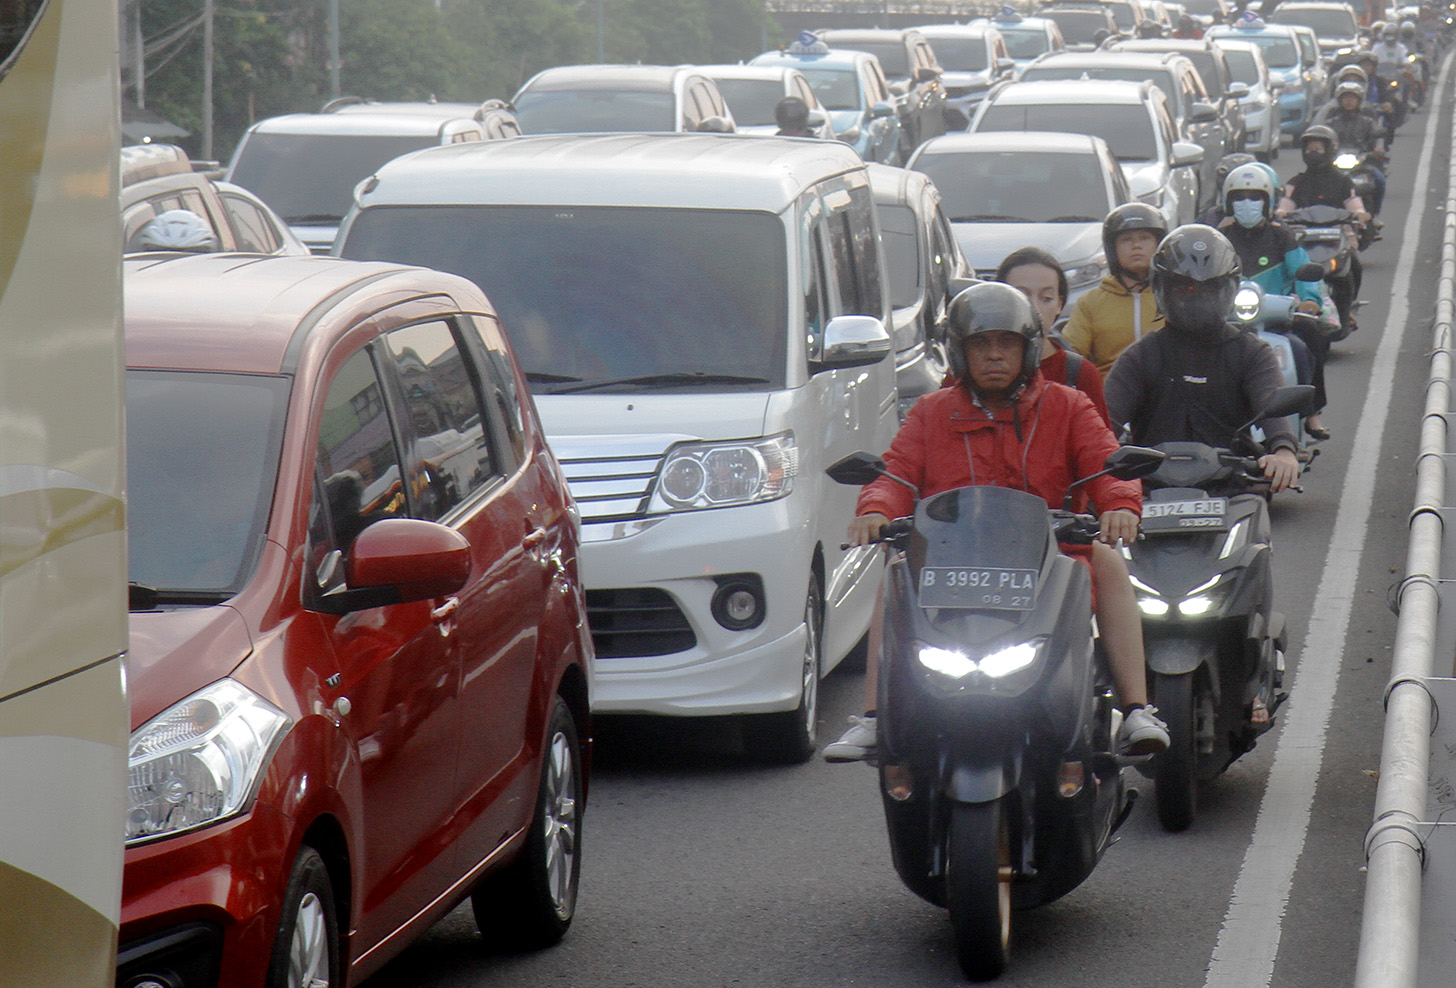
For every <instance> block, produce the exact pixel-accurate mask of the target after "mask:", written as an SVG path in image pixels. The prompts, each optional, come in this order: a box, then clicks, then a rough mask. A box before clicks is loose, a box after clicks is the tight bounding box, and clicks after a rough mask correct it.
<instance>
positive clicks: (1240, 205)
mask: <svg viewBox="0 0 1456 988" xmlns="http://www.w3.org/2000/svg"><path fill="white" fill-rule="evenodd" d="M1263 221H1264V204H1263V203H1262V202H1259V201H1258V200H1257V199H1239V200H1238V201H1236V202H1235V203H1234V222H1235V223H1237V224H1238V225H1239V226H1241V227H1243V228H1244V229H1246V230H1248V229H1252V228H1253V227H1256V226H1258V225H1259V224H1260V223H1262V222H1263Z"/></svg>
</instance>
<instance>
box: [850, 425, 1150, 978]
mask: <svg viewBox="0 0 1456 988" xmlns="http://www.w3.org/2000/svg"><path fill="white" fill-rule="evenodd" d="M1161 460H1162V455H1161V454H1159V453H1156V452H1154V451H1151V450H1146V449H1139V448H1137V447H1123V448H1122V449H1119V450H1117V451H1115V452H1114V453H1113V454H1112V455H1111V456H1110V457H1109V458H1108V461H1107V469H1105V470H1104V471H1102V473H1099V474H1096V475H1095V476H1102V475H1103V474H1105V473H1111V474H1113V475H1115V476H1118V477H1121V478H1124V479H1135V478H1137V477H1141V476H1146V475H1147V474H1148V473H1149V472H1151V471H1152V470H1153V469H1156V467H1157V465H1158V464H1159V463H1160V462H1161ZM827 473H828V474H829V476H830V477H832V478H833V479H834V480H836V481H838V482H840V483H843V484H854V485H863V484H866V483H869V482H870V481H873V480H875V479H876V478H877V477H880V476H887V477H891V478H892V479H895V480H897V481H899V482H900V483H902V484H905V486H907V487H910V488H911V490H914V487H913V485H911V484H909V483H908V482H906V481H904V480H901V479H900V478H895V477H893V475H891V474H889V473H887V472H886V470H885V466H884V461H883V460H881V459H880V458H879V457H876V456H872V455H870V454H868V453H856V454H853V455H852V456H849V457H846V458H845V459H843V460H841V461H839V462H838V463H835V464H834V465H833V466H831V467H830V468H829V469H828V471H827ZM1091 479H1093V478H1092V477H1088V478H1085V479H1084V480H1083V481H1079V482H1078V483H1085V482H1086V481H1087V480H1091ZM916 497H917V504H916V507H915V514H914V517H913V518H901V519H896V520H895V521H892V522H891V523H890V524H889V525H888V526H886V528H885V530H884V532H883V533H882V537H881V541H884V542H887V543H888V544H889V545H890V547H891V550H892V551H891V552H890V562H889V566H888V568H887V571H886V590H885V620H884V629H885V631H884V647H883V651H882V655H883V658H882V660H881V665H880V679H879V682H880V685H879V701H878V708H877V709H878V727H879V756H878V761H879V776H880V789H881V795H882V798H883V802H884V806H885V821H886V824H887V825H888V829H889V835H890V851H891V856H892V857H893V859H894V863H895V870H896V871H897V872H898V873H899V875H900V878H901V880H903V881H904V883H905V884H906V885H907V886H908V887H909V888H910V889H911V891H913V892H915V893H916V894H917V895H919V896H921V897H922V898H924V899H926V900H928V901H930V902H933V903H935V904H936V905H938V906H944V907H948V908H949V910H950V917H951V923H952V926H953V928H954V930H955V940H956V952H957V955H958V957H959V959H960V964H961V968H962V970H963V971H964V972H965V973H966V975H967V976H969V977H971V978H973V979H977V980H985V979H989V978H994V977H996V976H997V975H998V974H1000V973H1001V972H1002V970H1004V968H1005V966H1006V963H1007V960H1008V957H1009V950H1010V936H1011V910H1012V909H1026V908H1030V907H1033V906H1038V905H1041V904H1043V903H1047V902H1050V901H1052V900H1053V899H1056V898H1058V897H1059V896H1062V895H1064V894H1066V893H1067V892H1069V891H1071V890H1072V889H1073V888H1076V887H1077V885H1079V884H1080V883H1081V882H1082V881H1083V880H1084V879H1085V878H1086V877H1087V876H1088V875H1089V874H1091V872H1092V869H1093V868H1094V867H1095V866H1096V864H1097V861H1098V860H1099V858H1101V856H1102V852H1103V851H1104V850H1105V849H1106V848H1107V846H1108V844H1109V843H1110V841H1111V838H1112V834H1113V832H1114V831H1115V830H1116V829H1117V827H1118V826H1119V825H1120V824H1121V823H1122V821H1123V820H1124V819H1125V818H1126V816H1127V814H1128V812H1129V811H1130V810H1131V808H1132V802H1133V799H1134V798H1135V796H1136V791H1134V790H1129V789H1127V788H1126V787H1125V786H1124V784H1123V778H1122V772H1121V767H1122V766H1121V764H1120V763H1119V761H1118V759H1117V758H1116V756H1115V754H1114V748H1113V743H1114V740H1115V739H1116V737H1117V734H1118V730H1119V728H1120V726H1121V713H1120V712H1119V711H1118V710H1117V708H1116V706H1115V705H1114V702H1113V693H1112V686H1111V680H1110V674H1109V672H1108V668H1107V663H1106V659H1105V657H1104V656H1103V655H1102V654H1101V650H1100V648H1097V647H1096V645H1095V641H1094V638H1093V634H1092V620H1091V618H1092V604H1091V579H1090V577H1089V575H1088V572H1087V568H1086V567H1085V566H1082V565H1080V564H1079V563H1078V562H1077V561H1076V560H1074V559H1072V558H1070V557H1068V556H1065V555H1063V554H1062V553H1061V552H1059V551H1058V549H1057V543H1058V542H1072V543H1082V544H1086V543H1090V542H1091V541H1092V539H1093V538H1095V537H1096V535H1097V531H1098V529H1097V521H1096V519H1094V518H1091V517H1089V516H1087V515H1077V514H1073V513H1072V512H1071V511H1058V512H1052V511H1050V510H1048V508H1047V505H1046V502H1044V501H1043V500H1042V499H1041V498H1039V497H1036V496H1035V495H1032V494H1027V493H1025V492H1023V491H1016V490H1009V489H1006V488H1001V487H963V488H958V489H956V490H951V491H946V492H944V493H940V494H936V495H934V496H932V497H928V498H925V499H923V500H919V492H918V491H917V492H916Z"/></svg>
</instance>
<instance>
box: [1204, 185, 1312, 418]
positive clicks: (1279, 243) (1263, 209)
mask: <svg viewBox="0 0 1456 988" xmlns="http://www.w3.org/2000/svg"><path fill="white" fill-rule="evenodd" d="M1274 196H1275V186H1274V182H1273V181H1272V180H1271V179H1270V177H1269V173H1268V172H1267V171H1265V170H1264V168H1262V167H1261V166H1259V165H1243V166H1241V167H1239V168H1235V169H1234V170H1233V171H1231V172H1229V174H1228V178H1226V179H1224V183H1223V201H1224V203H1225V210H1226V211H1227V213H1228V214H1229V215H1228V218H1227V219H1225V220H1223V221H1222V222H1221V223H1220V224H1219V226H1218V230H1219V232H1220V233H1222V234H1223V235H1224V236H1226V237H1227V238H1228V240H1229V243H1230V244H1232V245H1233V248H1234V250H1235V251H1237V252H1238V255H1239V264H1240V266H1241V267H1242V268H1243V276H1244V277H1245V278H1247V279H1248V280H1249V281H1253V282H1256V283H1257V284H1258V285H1259V287H1261V288H1263V289H1264V291H1266V292H1269V293H1271V294H1273V295H1297V296H1298V297H1299V310H1300V311H1301V312H1306V313H1309V314H1310V315H1316V316H1317V315H1319V314H1320V312H1321V310H1322V308H1323V303H1324V294H1323V292H1322V283H1321V282H1318V281H1299V280H1298V279H1297V278H1296V277H1295V273H1296V272H1297V271H1298V270H1299V268H1300V266H1301V265H1303V264H1308V263H1309V253H1308V252H1307V251H1306V250H1305V249H1304V248H1303V247H1301V246H1300V244H1299V238H1298V237H1296V236H1295V235H1294V231H1292V230H1290V229H1289V228H1288V227H1287V226H1285V225H1284V224H1283V223H1280V222H1279V221H1278V220H1276V219H1274V218H1273V217H1272V216H1271V215H1270V214H1271V208H1270V206H1271V203H1272V202H1273V199H1274ZM1290 332H1291V333H1292V334H1294V335H1293V336H1291V338H1290V343H1291V344H1292V345H1293V346H1294V347H1295V357H1296V363H1305V365H1306V366H1308V367H1309V371H1308V376H1307V377H1306V375H1305V374H1301V375H1300V383H1301V384H1313V385H1314V389H1315V407H1316V409H1317V410H1316V411H1315V412H1314V413H1312V414H1310V415H1309V416H1307V417H1306V418H1305V431H1306V432H1307V433H1309V435H1310V436H1312V437H1313V438H1315V439H1328V438H1329V437H1330V434H1329V431H1328V430H1326V429H1325V427H1324V423H1323V422H1322V421H1321V419H1320V414H1319V411H1318V409H1323V408H1324V406H1325V358H1326V357H1327V356H1328V355H1329V352H1330V341H1329V337H1327V336H1326V335H1325V333H1324V330H1323V329H1322V328H1321V327H1320V326H1319V325H1318V324H1317V323H1311V322H1310V321H1309V320H1304V319H1296V320H1295V321H1294V324H1293V325H1292V326H1291V327H1290ZM1300 357H1303V361H1301V360H1300V359H1299V358H1300Z"/></svg>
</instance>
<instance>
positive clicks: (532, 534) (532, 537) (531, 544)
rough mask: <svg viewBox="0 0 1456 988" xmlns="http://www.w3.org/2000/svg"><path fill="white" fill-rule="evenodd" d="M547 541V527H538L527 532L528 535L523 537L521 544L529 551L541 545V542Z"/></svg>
mask: <svg viewBox="0 0 1456 988" xmlns="http://www.w3.org/2000/svg"><path fill="white" fill-rule="evenodd" d="M545 541H546V529H544V528H537V529H533V530H532V531H529V532H527V533H526V537H525V538H523V539H521V545H522V547H523V548H525V550H526V551H527V552H530V551H531V550H532V549H535V548H537V547H539V546H540V545H541V543H542V542H545Z"/></svg>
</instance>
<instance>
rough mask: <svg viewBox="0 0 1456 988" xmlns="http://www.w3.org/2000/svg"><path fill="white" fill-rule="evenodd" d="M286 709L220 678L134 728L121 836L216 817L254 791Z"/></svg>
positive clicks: (156, 832) (139, 836) (153, 833)
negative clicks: (124, 818)
mask: <svg viewBox="0 0 1456 988" xmlns="http://www.w3.org/2000/svg"><path fill="white" fill-rule="evenodd" d="M288 725H289V718H288V715H287V714H285V713H284V712H283V711H281V710H279V709H278V708H277V707H275V706H273V705H272V704H271V703H269V702H268V701H266V700H264V699H263V698H262V697H260V696H258V695H257V694H256V693H254V692H253V691H252V690H250V689H248V688H247V687H245V686H243V685H242V684H241V683H238V682H236V681H234V680H231V679H221V680H218V681H217V682H216V683H213V684H212V685H211V686H208V687H207V688H206V689H203V690H199V691H198V692H196V693H194V694H192V695H191V696H189V697H188V698H187V699H185V700H182V701H180V702H179V703H176V704H174V705H173V706H172V707H170V708H169V709H167V710H164V711H162V713H160V714H158V715H157V716H156V717H153V718H152V719H151V720H150V721H148V722H147V723H145V724H143V725H142V726H141V727H139V728H137V729H136V731H135V732H133V733H132V736H131V744H130V746H129V748H128V749H127V812H126V842H127V843H128V844H131V843H135V842H137V841H142V840H148V839H151V838H155V837H164V836H165V837H170V836H173V835H176V834H180V833H183V832H185V831H188V830H195V829H197V828H198V827H205V826H207V825H209V824H212V823H216V822H217V821H219V820H222V819H225V818H227V817H229V816H232V815H233V814H235V813H237V812H239V811H240V810H242V809H243V807H244V806H245V805H246V804H247V802H248V801H249V800H250V799H251V798H252V795H253V790H254V788H255V785H256V783H257V780H258V776H259V775H260V774H261V773H262V771H263V766H264V763H265V761H266V760H267V758H268V754H269V753H270V752H271V751H272V750H273V742H274V740H275V739H276V738H277V737H278V736H279V734H280V733H281V732H282V731H283V730H284V729H285V728H287V727H288Z"/></svg>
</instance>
